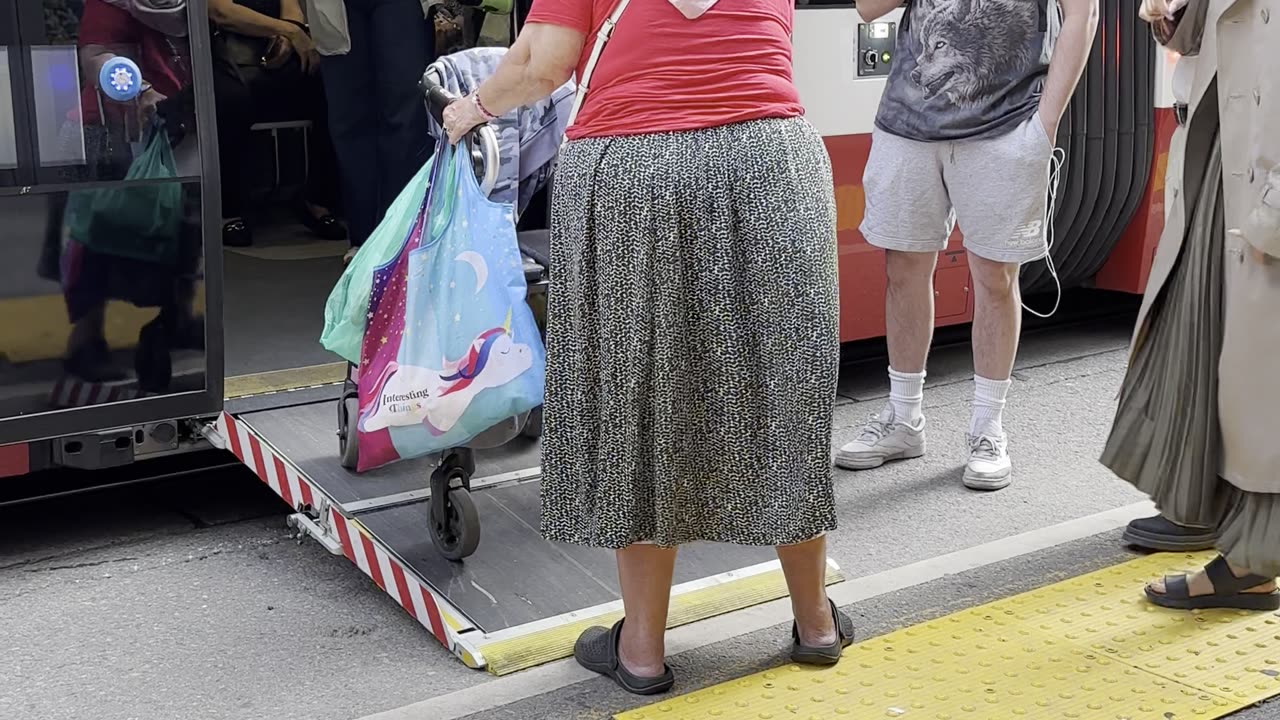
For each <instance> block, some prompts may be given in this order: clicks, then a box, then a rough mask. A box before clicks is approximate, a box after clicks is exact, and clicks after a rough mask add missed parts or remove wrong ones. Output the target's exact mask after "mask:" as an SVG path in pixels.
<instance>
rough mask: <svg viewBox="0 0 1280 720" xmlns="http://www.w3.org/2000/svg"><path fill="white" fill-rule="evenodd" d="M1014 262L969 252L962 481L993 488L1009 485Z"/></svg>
mask: <svg viewBox="0 0 1280 720" xmlns="http://www.w3.org/2000/svg"><path fill="white" fill-rule="evenodd" d="M1018 269H1019V266H1018V264H1016V263H1000V262H993V261H991V260H985V259H983V258H981V257H978V256H977V255H974V254H973V253H970V254H969V272H970V274H971V275H972V277H973V287H974V298H973V308H974V309H973V368H974V372H975V374H974V400H973V415H972V417H971V419H970V423H969V447H970V458H969V464H968V466H967V467H966V469H965V474H964V481H965V485H967V486H968V487H970V488H973V489H975V490H998V489H1000V488H1003V487H1005V486H1007V485H1008V484H1009V481H1010V478H1011V474H1012V466H1011V464H1010V462H1009V454H1008V449H1007V444H1008V440H1007V436H1006V435H1005V432H1004V425H1003V414H1004V405H1005V397H1006V395H1007V394H1008V392H1009V385H1010V384H1011V381H1010V379H1009V377H1010V375H1011V374H1012V373H1013V362H1014V359H1015V358H1016V357H1017V354H1018V337H1019V335H1020V334H1021V332H1022V294H1021V292H1020V290H1019V287H1018Z"/></svg>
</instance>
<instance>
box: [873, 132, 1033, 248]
mask: <svg viewBox="0 0 1280 720" xmlns="http://www.w3.org/2000/svg"><path fill="white" fill-rule="evenodd" d="M1052 156H1053V143H1051V142H1050V141H1049V136H1048V135H1047V134H1046V133H1045V129H1044V124H1043V123H1041V122H1040V116H1039V115H1038V114H1037V115H1033V116H1032V117H1031V119H1029V120H1027V121H1026V122H1025V123H1023V124H1021V125H1019V126H1018V127H1017V128H1015V129H1014V130H1013V131H1012V132H1010V133H1008V134H1006V135H1000V136H998V137H993V138H984V139H981V140H967V141H958V142H949V141H947V142H929V143H926V142H919V141H916V140H908V139H906V138H903V137H899V136H897V135H891V134H889V133H887V132H884V131H883V130H880V129H879V128H876V130H875V133H874V134H873V135H872V140H871V157H870V158H869V159H868V160H867V170H866V172H865V173H864V174H863V179H862V185H863V190H864V191H865V192H866V198H867V210H866V215H865V216H864V218H863V220H862V227H861V230H862V235H863V237H865V238H866V239H867V242H869V243H871V244H872V245H875V246H876V247H879V248H884V249H885V250H902V251H906V252H938V251H941V250H943V249H945V248H946V246H947V238H948V237H950V235H951V230H952V228H953V227H954V226H955V224H956V222H957V221H958V222H959V224H960V231H961V232H962V233H963V234H964V247H965V249H966V250H968V251H969V252H971V253H973V254H974V255H977V256H978V257H981V258H984V259H987V260H991V261H993V262H1002V263H1019V264H1021V263H1026V262H1031V261H1032V260H1039V259H1040V258H1042V257H1044V256H1045V255H1047V254H1048V250H1049V246H1048V242H1047V236H1046V232H1045V231H1046V226H1047V220H1048V218H1047V217H1046V209H1047V205H1048V195H1049V164H1050V163H1049V160H1050V158H1051V157H1052Z"/></svg>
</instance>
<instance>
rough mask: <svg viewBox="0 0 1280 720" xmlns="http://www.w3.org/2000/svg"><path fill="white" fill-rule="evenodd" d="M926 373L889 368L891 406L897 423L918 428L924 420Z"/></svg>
mask: <svg viewBox="0 0 1280 720" xmlns="http://www.w3.org/2000/svg"><path fill="white" fill-rule="evenodd" d="M924 375H925V374H924V373H922V372H918V373H903V372H898V371H897V370H894V369H893V368H889V405H890V406H892V407H893V419H894V421H895V422H900V423H903V424H904V425H910V426H912V427H918V426H919V425H920V421H921V420H922V419H923V418H924Z"/></svg>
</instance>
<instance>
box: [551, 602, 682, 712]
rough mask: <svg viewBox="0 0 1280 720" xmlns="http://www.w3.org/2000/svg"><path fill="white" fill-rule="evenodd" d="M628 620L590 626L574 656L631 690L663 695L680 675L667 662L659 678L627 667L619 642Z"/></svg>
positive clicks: (585, 665) (580, 639) (574, 649)
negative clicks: (635, 673) (619, 654)
mask: <svg viewBox="0 0 1280 720" xmlns="http://www.w3.org/2000/svg"><path fill="white" fill-rule="evenodd" d="M624 620H625V618H624ZM624 620H619V621H618V622H617V623H615V624H614V626H613V627H612V628H603V627H593V628H588V629H587V630H586V632H584V633H582V635H581V636H579V637H578V642H577V644H575V645H574V646H573V659H574V660H577V661H578V664H579V665H581V666H582V667H584V668H586V669H588V670H590V671H591V672H595V673H600V674H601V675H604V676H605V677H607V678H610V679H612V680H613V681H614V682H615V683H617V684H618V687H620V688H622V689H623V690H626V691H627V692H629V693H634V694H636V695H659V694H661V693H664V692H666V691H668V690H670V689H671V687H672V686H673V685H675V684H676V677H675V675H674V674H673V673H672V672H671V668H670V667H668V666H667V665H663V666H662V670H663V672H662V674H661V675H659V676H658V677H639V676H637V675H632V674H631V672H630V671H629V670H627V669H626V668H625V667H623V665H622V661H621V660H619V659H618V642H619V640H620V638H621V637H622V623H623V621H624Z"/></svg>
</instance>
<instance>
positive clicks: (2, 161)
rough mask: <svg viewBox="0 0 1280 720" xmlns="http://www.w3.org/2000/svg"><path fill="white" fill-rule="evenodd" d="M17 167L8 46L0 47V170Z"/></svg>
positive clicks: (16, 137) (15, 131)
mask: <svg viewBox="0 0 1280 720" xmlns="http://www.w3.org/2000/svg"><path fill="white" fill-rule="evenodd" d="M16 167H18V131H17V128H16V127H15V125H14V120H13V85H12V81H11V80H10V79H9V48H7V47H0V170H13V169H14V168H16Z"/></svg>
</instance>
